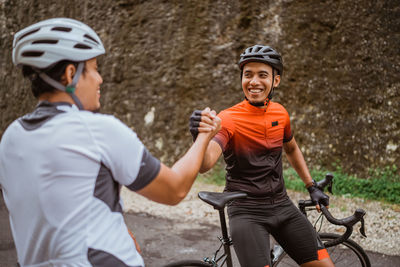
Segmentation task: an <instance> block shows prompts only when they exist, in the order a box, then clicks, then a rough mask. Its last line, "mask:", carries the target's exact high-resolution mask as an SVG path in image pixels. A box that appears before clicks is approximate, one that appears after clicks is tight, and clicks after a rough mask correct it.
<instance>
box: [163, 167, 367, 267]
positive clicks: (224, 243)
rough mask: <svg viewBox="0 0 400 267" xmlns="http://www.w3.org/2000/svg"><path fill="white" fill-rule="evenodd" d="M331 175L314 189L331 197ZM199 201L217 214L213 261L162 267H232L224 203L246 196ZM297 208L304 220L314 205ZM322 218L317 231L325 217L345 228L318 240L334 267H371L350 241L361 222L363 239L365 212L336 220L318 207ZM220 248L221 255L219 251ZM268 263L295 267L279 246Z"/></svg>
mask: <svg viewBox="0 0 400 267" xmlns="http://www.w3.org/2000/svg"><path fill="white" fill-rule="evenodd" d="M332 185H333V175H332V174H330V173H328V174H327V175H326V176H325V178H324V179H323V180H321V181H319V182H317V186H318V187H319V188H320V189H321V190H324V189H325V188H326V187H327V189H328V191H329V192H330V193H332ZM198 196H199V198H200V199H201V200H203V201H204V202H206V203H207V204H209V205H211V206H213V207H214V209H216V210H218V212H219V218H220V225H221V231H222V237H218V239H219V241H220V242H221V244H220V245H219V247H218V249H217V250H216V251H215V253H214V255H213V256H212V257H205V258H204V259H203V260H202V261H201V260H180V261H177V262H174V263H170V264H167V265H165V266H164V267H196V266H200V267H221V266H226V267H232V266H233V265H232V254H231V251H230V247H231V246H232V240H231V238H230V237H229V235H228V230H227V226H226V220H225V211H224V210H225V206H226V204H227V203H229V202H230V201H232V200H234V199H238V198H246V197H247V194H246V193H243V192H224V193H218V192H205V191H202V192H199V194H198ZM298 206H299V209H300V211H301V212H302V213H303V214H304V215H305V216H306V217H307V212H308V211H310V210H316V208H315V205H314V204H313V202H312V201H311V200H299V202H298ZM321 211H322V213H321V215H320V216H319V218H318V219H317V221H316V222H315V223H314V228H316V225H317V223H319V221H320V220H321V222H320V223H322V219H323V217H322V216H324V217H325V218H326V219H327V220H328V221H329V222H330V223H332V224H334V225H339V226H344V227H346V231H345V232H344V233H343V234H342V235H338V234H333V233H319V231H318V235H319V236H320V238H321V240H322V241H323V242H324V244H325V247H326V249H327V250H328V253H329V255H330V257H331V259H332V261H333V263H334V264H335V266H336V267H341V266H343V267H344V266H351V267H358V266H361V267H370V266H371V263H370V260H369V258H368V256H367V254H366V253H365V251H364V249H363V248H362V247H361V246H360V245H358V244H357V243H356V242H355V241H353V240H351V239H349V237H350V236H351V234H352V232H353V226H354V224H356V223H358V222H361V227H360V229H359V230H360V233H361V235H362V236H364V237H366V235H365V226H364V215H365V214H366V212H365V211H364V210H362V209H357V210H356V211H355V212H354V214H353V215H351V216H349V217H346V218H343V219H336V218H334V217H333V216H332V214H331V213H330V212H329V210H328V209H327V208H326V207H324V206H322V205H321ZM222 248H223V251H221V249H222ZM271 261H272V267H278V266H279V267H284V266H298V265H297V264H296V263H295V262H294V261H293V260H292V259H291V258H290V257H289V256H288V255H287V254H286V252H285V251H284V250H283V248H282V247H281V246H280V245H279V244H274V245H273V246H271Z"/></svg>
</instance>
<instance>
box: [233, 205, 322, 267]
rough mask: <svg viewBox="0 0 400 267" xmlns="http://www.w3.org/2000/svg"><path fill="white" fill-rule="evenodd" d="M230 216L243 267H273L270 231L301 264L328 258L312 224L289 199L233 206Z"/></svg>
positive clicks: (234, 244)
mask: <svg viewBox="0 0 400 267" xmlns="http://www.w3.org/2000/svg"><path fill="white" fill-rule="evenodd" d="M228 215H229V226H230V232H231V237H232V241H233V246H234V248H235V252H236V255H237V257H238V259H239V262H240V265H241V266H246V267H253V266H254V267H260V266H271V257H270V241H269V234H271V235H272V236H273V237H274V238H275V240H276V241H277V242H278V243H279V244H280V245H281V246H282V247H283V249H284V250H285V251H286V253H288V254H289V256H290V257H291V258H292V259H293V260H295V261H296V263H297V264H299V265H301V264H303V263H306V262H309V261H313V260H321V259H323V258H327V257H329V255H328V253H327V251H326V249H325V248H324V245H323V243H322V242H321V240H320V239H319V237H318V235H317V233H316V231H315V229H314V228H313V226H312V225H311V223H310V222H309V221H308V220H307V218H306V217H305V216H304V215H303V214H302V213H301V212H300V210H299V209H298V208H296V206H295V205H294V204H293V203H292V201H291V200H290V199H287V200H284V201H282V202H280V203H277V204H271V205H269V204H262V205H257V206H250V205H248V206H233V205H232V206H229V207H228Z"/></svg>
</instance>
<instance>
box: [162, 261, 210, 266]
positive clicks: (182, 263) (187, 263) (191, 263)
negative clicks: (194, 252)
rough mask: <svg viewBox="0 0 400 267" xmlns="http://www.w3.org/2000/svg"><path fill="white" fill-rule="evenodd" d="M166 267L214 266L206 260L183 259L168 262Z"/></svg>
mask: <svg viewBox="0 0 400 267" xmlns="http://www.w3.org/2000/svg"><path fill="white" fill-rule="evenodd" d="M164 267H212V265H210V264H209V263H206V262H204V261H197V260H183V261H177V262H174V263H170V264H167V265H165V266H164Z"/></svg>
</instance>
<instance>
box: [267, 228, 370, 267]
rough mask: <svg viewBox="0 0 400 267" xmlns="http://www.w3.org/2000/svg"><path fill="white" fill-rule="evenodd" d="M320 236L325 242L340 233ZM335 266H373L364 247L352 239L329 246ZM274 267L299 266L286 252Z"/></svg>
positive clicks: (321, 234)
mask: <svg viewBox="0 0 400 267" xmlns="http://www.w3.org/2000/svg"><path fill="white" fill-rule="evenodd" d="M319 237H320V238H321V240H322V241H323V242H327V241H332V240H334V239H337V238H338V237H339V235H336V234H328V233H320V234H319ZM327 250H328V253H329V256H330V257H331V259H332V261H333V263H334V264H335V267H348V266H351V267H371V263H370V261H369V258H368V256H367V254H366V253H365V251H364V249H363V248H362V247H360V246H359V245H358V244H357V243H356V242H354V241H353V240H351V239H348V240H346V241H344V242H343V243H342V244H339V245H336V246H333V247H329V248H327ZM272 266H274V267H277V266H279V267H290V266H298V265H297V263H296V262H295V261H294V260H292V259H291V258H290V257H289V255H287V254H286V253H285V252H283V253H282V255H281V256H280V257H279V258H278V260H277V261H276V262H275V263H273V265H272Z"/></svg>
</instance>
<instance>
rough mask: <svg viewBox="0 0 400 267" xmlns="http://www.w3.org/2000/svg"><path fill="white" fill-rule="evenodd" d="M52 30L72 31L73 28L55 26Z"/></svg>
mask: <svg viewBox="0 0 400 267" xmlns="http://www.w3.org/2000/svg"><path fill="white" fill-rule="evenodd" d="M51 30H52V31H59V32H70V31H72V29H71V28H67V27H54V28H52V29H51Z"/></svg>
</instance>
